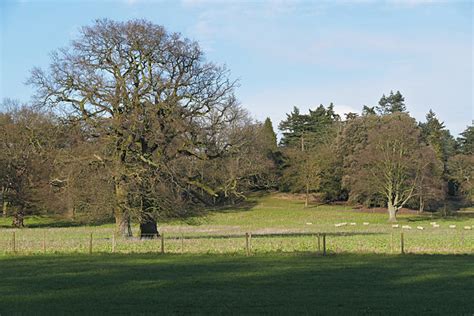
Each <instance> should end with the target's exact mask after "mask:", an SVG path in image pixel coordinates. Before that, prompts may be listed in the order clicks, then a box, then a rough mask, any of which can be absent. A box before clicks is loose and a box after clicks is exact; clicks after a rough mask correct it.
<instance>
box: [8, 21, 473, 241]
mask: <svg viewBox="0 0 474 316" xmlns="http://www.w3.org/2000/svg"><path fill="white" fill-rule="evenodd" d="M29 83H30V84H31V85H33V86H34V87H35V88H36V91H37V93H36V95H35V97H34V103H33V104H32V105H29V106H27V105H20V104H18V103H17V102H15V101H12V100H4V102H3V106H2V108H3V112H1V113H0V133H1V135H3V137H2V138H1V141H0V189H1V192H0V193H1V203H2V204H1V205H2V214H3V216H7V215H12V216H13V225H14V226H17V227H21V226H23V217H24V216H25V215H26V214H32V213H57V214H61V215H63V216H69V217H71V218H73V219H76V220H81V221H97V220H109V219H112V218H114V219H115V223H116V230H117V232H118V233H120V234H121V235H123V236H130V235H131V229H130V223H131V221H137V222H139V223H140V228H141V235H142V237H152V236H158V234H159V233H158V229H157V222H158V221H159V220H161V219H165V218H168V217H180V216H188V215H191V214H194V213H195V212H196V211H200V210H201V209H203V208H206V207H209V206H218V205H225V204H233V203H238V202H240V201H242V200H243V199H245V197H246V195H247V194H248V193H249V192H252V191H256V190H280V191H286V192H295V193H303V194H304V195H305V205H306V206H307V205H309V203H310V202H311V200H312V198H313V197H315V196H317V197H318V199H319V200H320V201H323V202H325V201H349V202H350V203H360V204H364V205H366V206H384V207H387V209H388V213H389V219H390V220H392V221H393V220H396V214H397V212H398V210H400V209H401V208H402V207H405V206H408V207H417V208H419V210H420V211H423V210H425V209H428V210H435V209H436V208H437V207H439V206H440V205H441V204H442V203H445V201H446V200H447V199H450V198H451V199H452V198H457V199H458V200H462V201H463V202H464V203H472V202H473V193H474V192H473V190H474V189H473V185H472V175H473V172H474V171H473V165H474V164H473V162H474V161H473V137H474V136H473V135H474V132H473V127H472V126H470V127H468V128H467V129H466V131H464V132H463V133H462V134H461V137H460V138H458V139H457V140H455V139H454V138H453V137H452V136H451V134H450V133H449V131H448V130H447V129H446V128H445V126H444V124H443V123H442V122H441V121H439V119H438V118H437V117H436V115H435V113H434V112H432V111H430V112H429V113H428V114H427V116H426V121H425V122H420V123H417V122H416V121H415V120H414V119H413V118H411V117H410V115H409V113H408V112H407V110H406V105H405V99H404V97H403V96H402V94H401V93H400V92H399V91H397V92H395V93H394V92H390V93H389V94H388V96H385V95H383V96H382V98H381V99H380V101H379V103H378V105H377V106H374V107H369V106H364V107H363V109H362V114H361V115H359V114H356V113H348V114H346V117H345V118H344V119H342V118H341V117H340V116H339V115H337V114H336V113H335V112H334V105H333V104H329V105H328V106H327V107H325V106H323V105H320V106H319V107H317V108H315V109H314V110H309V112H308V113H301V112H300V110H299V109H298V108H297V107H294V108H293V110H292V112H290V113H289V114H287V117H286V119H284V120H283V121H282V122H280V124H279V129H280V131H281V139H280V142H279V144H277V135H276V133H275V131H274V128H273V124H272V122H271V121H270V119H266V120H265V121H264V122H263V123H262V122H257V121H255V120H253V119H252V118H251V117H250V115H249V113H248V112H247V111H246V110H244V109H243V108H242V107H241V106H240V105H239V103H238V101H237V98H236V97H235V94H234V89H235V86H236V82H235V81H234V80H232V79H231V77H230V73H229V71H228V70H227V69H226V68H225V67H223V66H219V65H216V64H214V63H212V62H209V61H207V60H206V59H205V56H204V54H203V52H202V50H201V49H200V47H199V45H198V44H197V43H195V42H193V41H191V40H189V39H186V38H184V37H182V36H181V35H180V34H176V33H170V32H168V31H166V30H165V29H164V28H163V27H161V26H158V25H155V24H152V23H150V22H147V21H143V20H134V21H128V22H114V21H110V20H98V21H96V22H95V23H94V24H93V25H92V26H86V27H83V28H82V29H81V31H80V36H79V37H78V38H77V39H76V40H74V41H73V42H72V43H71V45H70V46H69V47H66V48H63V49H60V50H58V51H56V52H55V53H54V54H52V60H51V64H50V66H49V68H48V69H39V68H35V69H34V70H33V71H32V73H31V76H30V79H29Z"/></svg>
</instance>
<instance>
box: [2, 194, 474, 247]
mask: <svg viewBox="0 0 474 316" xmlns="http://www.w3.org/2000/svg"><path fill="white" fill-rule="evenodd" d="M469 216H471V217H469ZM9 221H10V219H0V227H2V226H3V228H0V255H1V254H8V252H9V251H11V239H12V233H11V231H12V230H11V228H7V227H8V225H9V223H10V222H9ZM399 221H400V224H401V225H402V224H409V225H411V226H412V227H413V230H411V231H407V232H406V236H405V238H406V248H407V251H409V252H415V253H474V230H470V231H464V230H463V227H464V226H467V225H468V226H471V225H474V218H473V217H472V214H471V215H468V214H466V215H464V216H457V217H449V218H437V217H436V216H434V217H433V218H432V217H431V216H427V215H425V216H418V215H414V214H411V215H405V214H404V215H400V216H399ZM431 221H437V222H438V223H439V224H440V225H441V227H440V228H437V229H434V228H432V227H431V225H430V222H431ZM339 222H355V223H357V225H356V226H345V227H340V228H336V227H335V226H334V224H335V223H339ZM363 222H369V223H370V225H369V226H363V225H362V223H363ZM307 223H312V224H311V225H308V224H307ZM160 224H161V225H160V227H159V228H160V231H161V232H164V233H165V235H166V236H167V237H173V236H175V237H176V236H181V234H183V235H184V236H185V237H186V238H187V239H186V240H185V242H184V251H185V252H187V253H208V252H211V253H243V246H244V241H243V240H241V239H242V237H240V238H237V239H236V238H234V239H225V238H215V237H216V236H219V235H220V236H228V235H230V234H234V235H239V236H242V235H243V234H244V233H245V232H251V233H253V234H254V236H256V234H268V233H275V232H283V233H292V232H298V233H308V234H309V235H307V236H300V237H298V236H295V237H276V236H273V237H271V238H257V237H255V238H253V241H252V246H253V250H254V251H255V252H257V253H261V252H281V251H283V252H288V251H289V252H291V251H303V252H305V251H314V249H315V239H314V237H311V234H315V233H318V232H326V233H328V234H330V238H329V239H328V247H329V250H330V251H331V252H358V253H367V252H368V253H373V252H378V253H391V252H392V251H393V252H398V248H399V244H400V242H399V238H400V229H393V228H392V226H391V224H390V223H388V222H387V215H386V214H384V213H366V212H360V211H353V210H350V208H349V207H347V206H338V205H321V206H312V207H309V208H304V206H303V202H302V201H298V200H290V199H284V198H279V197H278V196H275V195H269V196H264V197H255V198H253V199H251V200H250V201H249V202H248V203H247V205H244V206H242V205H241V206H239V207H234V208H227V209H220V210H214V211H209V212H208V213H207V214H206V215H205V216H203V217H199V218H191V219H188V220H186V221H184V222H183V221H177V220H175V221H169V222H165V223H160ZM451 224H455V225H456V229H450V228H449V226H448V225H451ZM26 225H27V226H28V227H29V228H28V229H22V230H18V231H17V235H16V240H17V244H18V247H17V251H20V252H21V253H26V252H41V251H42V239H43V236H45V238H46V239H47V241H46V244H47V251H48V252H54V251H59V252H87V251H88V250H87V247H88V242H89V241H88V240H89V234H90V233H91V232H93V234H94V238H96V241H95V242H94V250H95V251H100V252H104V251H105V252H110V251H111V241H110V238H111V235H112V233H113V225H112V224H106V225H97V226H77V225H74V223H72V222H68V221H64V220H63V221H57V220H54V219H52V218H47V217H30V218H27V220H26ZM420 225H421V226H423V227H425V230H423V231H419V230H417V229H416V226H420ZM134 231H135V233H136V232H137V227H136V226H135V227H134ZM199 235H205V236H211V235H212V236H214V238H212V239H209V238H207V237H206V238H200V239H199V238H194V237H196V236H199ZM392 235H393V236H392ZM181 247H182V244H181V242H180V241H179V240H172V239H171V240H169V241H168V242H167V251H168V252H181ZM158 248H159V244H158V243H156V242H153V241H152V242H133V241H132V242H126V241H118V246H117V251H120V252H156V251H159V249H158Z"/></svg>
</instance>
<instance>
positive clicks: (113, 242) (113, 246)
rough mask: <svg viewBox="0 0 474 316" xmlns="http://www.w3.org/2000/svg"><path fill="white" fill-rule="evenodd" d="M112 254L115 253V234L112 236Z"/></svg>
mask: <svg viewBox="0 0 474 316" xmlns="http://www.w3.org/2000/svg"><path fill="white" fill-rule="evenodd" d="M112 253H115V233H113V234H112Z"/></svg>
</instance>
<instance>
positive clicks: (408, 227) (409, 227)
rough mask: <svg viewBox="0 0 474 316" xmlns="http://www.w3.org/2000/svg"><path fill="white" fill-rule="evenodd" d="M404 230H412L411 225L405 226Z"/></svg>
mask: <svg viewBox="0 0 474 316" xmlns="http://www.w3.org/2000/svg"><path fill="white" fill-rule="evenodd" d="M402 228H404V229H411V226H410V225H403V226H402Z"/></svg>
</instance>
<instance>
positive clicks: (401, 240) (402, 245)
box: [400, 232, 405, 255]
mask: <svg viewBox="0 0 474 316" xmlns="http://www.w3.org/2000/svg"><path fill="white" fill-rule="evenodd" d="M400 252H401V254H402V255H404V254H405V240H404V238H403V232H401V233H400Z"/></svg>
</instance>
